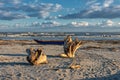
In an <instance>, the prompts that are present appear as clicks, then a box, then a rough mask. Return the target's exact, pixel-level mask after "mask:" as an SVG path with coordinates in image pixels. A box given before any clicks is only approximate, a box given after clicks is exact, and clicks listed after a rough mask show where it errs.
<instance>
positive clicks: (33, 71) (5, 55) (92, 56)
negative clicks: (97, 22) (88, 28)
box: [0, 40, 120, 80]
mask: <svg viewBox="0 0 120 80" xmlns="http://www.w3.org/2000/svg"><path fill="white" fill-rule="evenodd" d="M30 47H33V48H39V47H40V48H42V49H43V51H44V53H45V54H46V55H47V57H48V64H41V65H38V66H32V65H30V64H29V63H28V62H27V60H26V57H27V55H28V54H27V53H26V49H28V48H30ZM60 53H63V46H62V45H40V44H37V43H36V42H34V41H32V40H29V41H27V40H24V41H19V40H18V41H17V40H0V80H120V41H83V45H82V46H81V47H80V48H79V49H78V50H77V51H76V57H75V58H71V59H69V58H61V57H59V56H58V55H59V54H60ZM71 64H77V65H80V66H81V67H80V69H70V68H69V66H70V65H71Z"/></svg>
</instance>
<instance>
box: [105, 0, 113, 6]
mask: <svg viewBox="0 0 120 80" xmlns="http://www.w3.org/2000/svg"><path fill="white" fill-rule="evenodd" d="M113 2H114V0H105V2H104V4H103V7H109V6H110V5H111V4H112V3H113Z"/></svg>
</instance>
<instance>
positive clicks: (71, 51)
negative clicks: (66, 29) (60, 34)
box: [60, 36, 82, 58]
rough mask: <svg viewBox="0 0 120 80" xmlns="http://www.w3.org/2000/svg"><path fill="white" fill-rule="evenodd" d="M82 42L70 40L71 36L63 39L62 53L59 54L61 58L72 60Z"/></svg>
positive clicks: (76, 39)
mask: <svg viewBox="0 0 120 80" xmlns="http://www.w3.org/2000/svg"><path fill="white" fill-rule="evenodd" d="M81 44H82V42H81V41H79V40H78V38H75V40H72V38H71V36H67V37H66V38H65V39H64V53H62V54H60V56H61V57H66V58H67V57H68V58H73V57H75V52H76V50H77V49H78V48H79V47H80V46H81Z"/></svg>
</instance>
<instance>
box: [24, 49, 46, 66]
mask: <svg viewBox="0 0 120 80" xmlns="http://www.w3.org/2000/svg"><path fill="white" fill-rule="evenodd" d="M26 52H27V53H28V54H29V55H28V56H27V61H28V62H29V63H31V64H32V65H39V64H44V63H48V61H47V56H46V55H45V54H44V53H43V51H42V50H41V49H37V50H35V49H33V48H30V49H27V50H26Z"/></svg>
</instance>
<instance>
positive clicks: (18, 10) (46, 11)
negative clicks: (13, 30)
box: [0, 0, 62, 20]
mask: <svg viewBox="0 0 120 80" xmlns="http://www.w3.org/2000/svg"><path fill="white" fill-rule="evenodd" d="M0 1H1V2H0V10H1V13H0V19H2V20H7V18H8V20H12V19H19V18H22V16H23V14H24V15H25V16H27V17H37V18H46V17H48V16H49V15H50V13H53V12H57V11H59V10H61V9H62V6H61V5H60V4H52V3H38V1H37V0H36V1H34V0H30V1H29V2H30V3H29V2H28V3H25V2H24V0H0ZM16 4H17V5H16ZM6 5H9V6H6ZM7 12H8V14H7ZM9 12H11V13H10V14H9ZM5 14H7V15H9V16H6V15H5ZM12 14H15V15H14V16H12ZM20 15H22V16H20ZM23 18H25V17H23Z"/></svg>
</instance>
